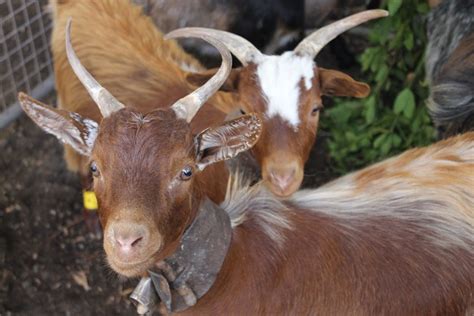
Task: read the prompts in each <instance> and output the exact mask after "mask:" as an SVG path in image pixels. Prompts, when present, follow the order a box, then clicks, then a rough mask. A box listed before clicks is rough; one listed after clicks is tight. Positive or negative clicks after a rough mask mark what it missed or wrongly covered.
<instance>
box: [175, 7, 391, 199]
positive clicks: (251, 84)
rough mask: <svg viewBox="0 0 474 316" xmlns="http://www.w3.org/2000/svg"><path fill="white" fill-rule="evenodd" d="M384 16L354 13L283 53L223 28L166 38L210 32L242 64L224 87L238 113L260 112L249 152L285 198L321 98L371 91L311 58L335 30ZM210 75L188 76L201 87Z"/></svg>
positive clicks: (296, 181)
mask: <svg viewBox="0 0 474 316" xmlns="http://www.w3.org/2000/svg"><path fill="white" fill-rule="evenodd" d="M386 15H387V12H386V11H384V10H369V11H364V12H361V13H357V14H354V15H352V16H349V17H347V18H345V19H342V20H339V21H337V22H334V23H331V24H330V25H327V26H325V27H323V28H321V29H319V30H317V31H315V32H314V33H313V34H311V35H310V36H308V37H307V38H305V39H304V40H303V41H302V42H300V43H299V44H298V46H297V47H296V48H295V49H294V50H293V51H290V52H285V53H284V54H282V55H281V56H268V55H264V54H262V53H261V52H260V51H259V50H258V49H257V48H256V47H255V46H253V45H252V44H251V43H250V42H248V41H247V40H245V39H244V38H242V37H240V36H237V35H235V34H231V33H228V32H224V31H218V30H210V29H204V28H183V29H179V30H175V31H173V32H171V33H169V34H168V35H167V36H168V37H170V38H176V37H193V36H196V35H197V34H201V35H206V36H212V37H214V38H216V39H217V40H219V41H221V42H222V43H223V44H224V45H226V47H228V48H229V50H230V51H231V52H232V53H233V54H234V55H235V56H236V57H237V59H239V60H240V62H241V63H242V65H243V67H241V68H238V69H234V70H233V71H232V73H231V75H230V77H229V79H228V80H227V82H226V83H225V84H224V85H223V87H222V90H224V91H229V92H234V93H236V98H238V103H239V105H240V111H241V113H247V112H256V113H260V114H261V115H262V117H263V124H264V128H263V134H262V136H261V138H260V140H259V142H258V143H257V144H256V146H255V147H254V148H253V149H252V152H253V153H254V156H255V158H256V159H257V162H258V165H259V166H260V167H261V169H262V178H263V179H264V180H265V182H266V183H267V185H268V186H269V188H270V189H271V191H272V192H273V193H275V194H277V195H279V196H283V197H285V196H289V195H291V194H293V192H295V191H296V190H297V189H298V188H299V187H300V185H301V182H302V180H303V175H304V163H305V162H306V161H307V159H308V156H309V153H310V150H311V148H312V146H313V144H314V141H315V138H316V133H317V129H318V124H319V111H320V110H321V109H322V107H323V104H322V99H321V98H322V96H323V95H326V96H351V97H357V98H363V97H366V96H367V95H368V94H369V92H370V87H369V86H368V85H367V84H365V83H361V82H357V81H355V80H354V79H352V78H351V77H350V76H348V75H346V74H344V73H342V72H339V71H336V70H330V69H324V68H321V67H318V66H317V65H316V63H315V62H314V58H315V56H316V55H317V54H318V53H319V51H320V50H321V49H322V48H323V47H324V46H325V45H326V44H327V43H328V42H330V41H331V40H333V39H334V38H335V37H337V36H338V35H339V34H341V33H343V32H345V31H346V30H348V29H350V28H353V27H355V26H357V25H359V24H361V23H363V22H366V21H369V20H371V19H375V18H380V17H383V16H386ZM213 73H214V71H213V70H210V71H208V72H206V73H201V74H190V75H189V76H188V80H189V81H190V82H194V83H195V84H196V85H201V84H202V83H203V82H205V81H206V80H207V79H208V78H209V77H210V76H212V74H213Z"/></svg>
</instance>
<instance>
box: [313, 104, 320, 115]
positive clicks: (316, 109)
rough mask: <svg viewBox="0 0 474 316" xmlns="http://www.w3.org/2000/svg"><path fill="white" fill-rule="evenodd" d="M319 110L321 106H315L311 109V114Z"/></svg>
mask: <svg viewBox="0 0 474 316" xmlns="http://www.w3.org/2000/svg"><path fill="white" fill-rule="evenodd" d="M320 110H321V107H319V106H316V107H314V108H313V110H312V111H311V114H312V115H316V113H318V112H319V111H320Z"/></svg>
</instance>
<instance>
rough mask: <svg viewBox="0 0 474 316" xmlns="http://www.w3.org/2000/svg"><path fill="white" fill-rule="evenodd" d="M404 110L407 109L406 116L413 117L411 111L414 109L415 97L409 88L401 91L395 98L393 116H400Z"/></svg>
mask: <svg viewBox="0 0 474 316" xmlns="http://www.w3.org/2000/svg"><path fill="white" fill-rule="evenodd" d="M405 108H408V109H407V110H406V111H407V114H411V115H412V116H413V111H414V109H415V96H414V95H413V92H412V91H411V90H410V88H405V89H403V90H402V91H401V92H400V93H399V94H398V95H397V97H396V98H395V102H394V105H393V111H394V112H395V114H400V113H402V112H404V111H405ZM404 114H405V113H404ZM405 116H407V115H405ZM410 117H411V116H410ZM410 117H408V118H410Z"/></svg>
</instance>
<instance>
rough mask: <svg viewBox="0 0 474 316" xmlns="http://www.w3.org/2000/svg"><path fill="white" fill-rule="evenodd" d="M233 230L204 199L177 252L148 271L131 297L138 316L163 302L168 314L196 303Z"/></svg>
mask: <svg viewBox="0 0 474 316" xmlns="http://www.w3.org/2000/svg"><path fill="white" fill-rule="evenodd" d="M231 238H232V227H231V224H230V219H229V216H228V214H227V213H226V212H225V211H224V210H223V209H221V208H219V207H218V206H217V205H216V204H214V203H213V202H211V201H210V200H209V199H206V200H205V201H204V202H203V203H202V204H201V206H200V208H199V210H198V214H197V216H196V218H195V220H194V222H193V223H192V224H191V226H190V227H189V228H188V229H187V230H186V231H185V233H184V235H183V237H182V239H181V243H180V245H179V247H178V248H177V250H176V252H175V253H173V254H172V255H171V256H169V257H168V258H166V259H164V260H163V261H160V262H159V263H157V265H156V267H157V270H156V271H151V270H149V271H148V276H147V277H143V278H142V279H141V280H140V282H139V284H138V285H137V287H136V288H135V290H134V291H133V292H132V294H131V295H130V298H131V299H132V301H134V302H135V303H136V305H137V312H138V313H139V314H141V315H142V314H147V313H151V312H152V311H153V310H154V306H155V305H157V304H160V303H162V304H163V305H164V306H165V307H166V310H167V312H168V313H171V312H179V311H184V310H186V309H187V308H189V307H191V306H193V305H195V304H196V302H197V300H198V299H199V298H201V297H202V296H203V295H204V294H206V293H207V291H208V290H209V289H210V288H211V286H212V285H213V284H214V281H215V280H216V278H217V274H218V273H219V271H220V269H221V267H222V264H223V263H224V259H225V257H226V255H227V251H228V249H229V245H230V241H231Z"/></svg>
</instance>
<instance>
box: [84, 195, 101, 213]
mask: <svg viewBox="0 0 474 316" xmlns="http://www.w3.org/2000/svg"><path fill="white" fill-rule="evenodd" d="M82 198H83V203H84V208H85V209H86V210H88V211H92V212H94V211H96V210H97V209H98V208H99V204H98V203H97V198H96V197H95V193H94V191H84V192H82Z"/></svg>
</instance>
